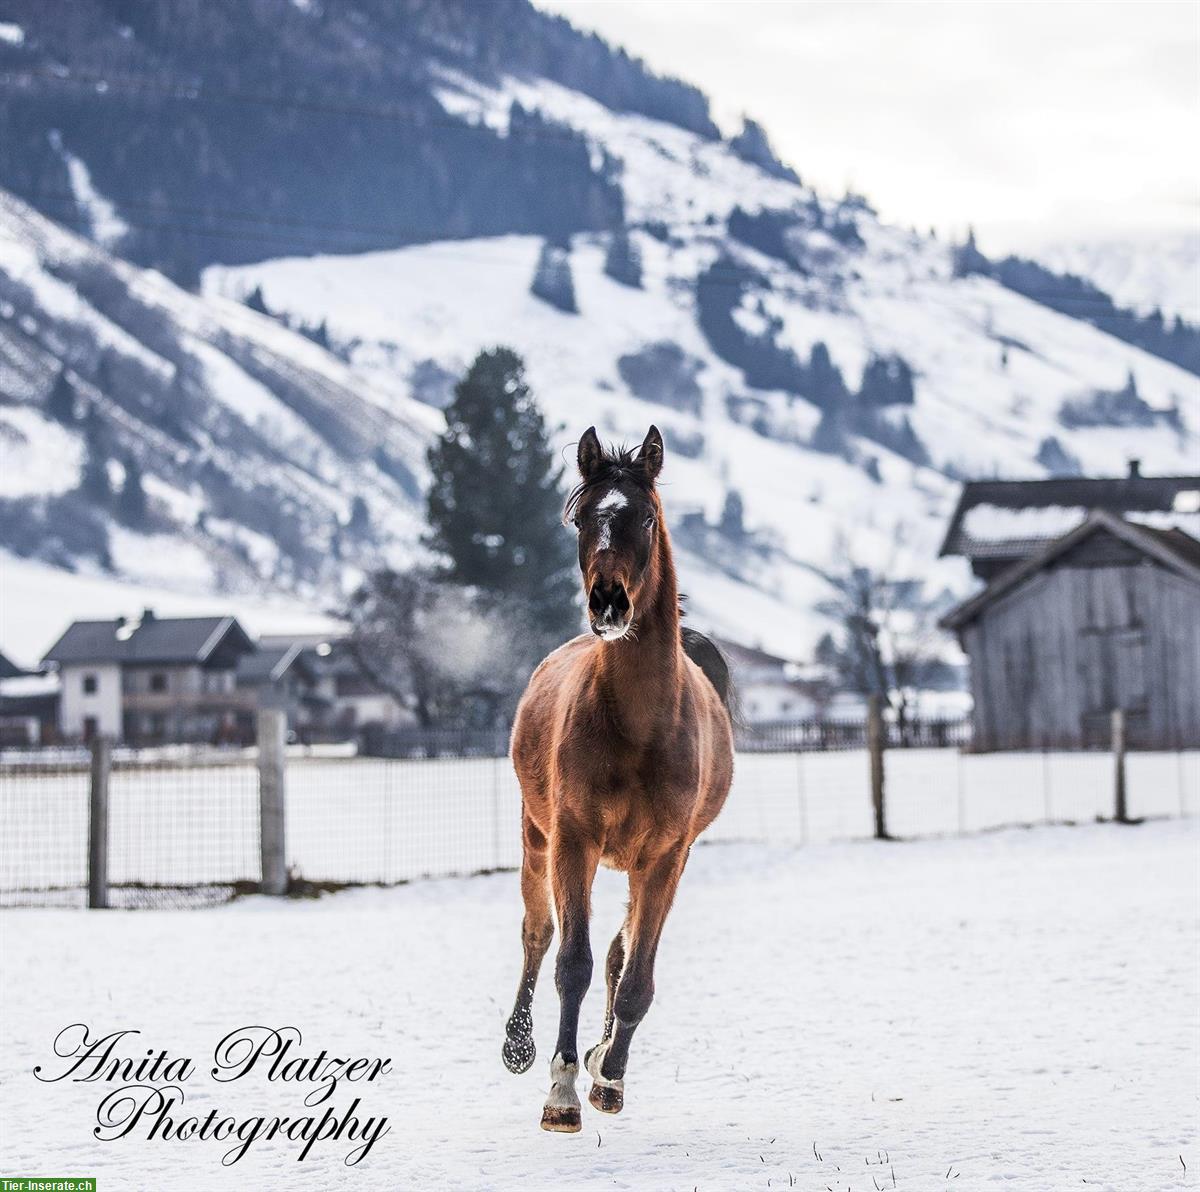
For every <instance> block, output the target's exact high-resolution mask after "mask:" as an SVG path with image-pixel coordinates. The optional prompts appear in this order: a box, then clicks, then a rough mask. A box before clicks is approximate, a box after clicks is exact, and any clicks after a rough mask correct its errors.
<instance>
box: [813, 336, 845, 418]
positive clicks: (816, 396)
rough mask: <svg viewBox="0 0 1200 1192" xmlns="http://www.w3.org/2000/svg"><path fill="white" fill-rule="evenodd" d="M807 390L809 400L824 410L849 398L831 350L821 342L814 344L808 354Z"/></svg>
mask: <svg viewBox="0 0 1200 1192" xmlns="http://www.w3.org/2000/svg"><path fill="white" fill-rule="evenodd" d="M807 389H808V393H807V396H808V398H809V399H810V400H811V401H812V402H814V403H815V404H816V405H818V406H820V407H821V409H823V410H827V409H829V408H830V407H832V406H835V405H837V404H839V403H840V402H842V401H844V400H845V399H846V397H847V396H848V394H847V390H846V382H845V381H844V380H843V379H842V372H841V369H839V368H838V366H837V365H836V364H834V362H833V359H832V357H831V356H830V355H829V349H828V348H827V347H826V346H825V344H824V343H823V342H822V341H821V340H817V342H816V343H815V344H813V346H812V351H810V352H809V354H808V376H807Z"/></svg>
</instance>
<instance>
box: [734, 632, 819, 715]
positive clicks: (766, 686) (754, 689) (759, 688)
mask: <svg viewBox="0 0 1200 1192" xmlns="http://www.w3.org/2000/svg"><path fill="white" fill-rule="evenodd" d="M717 644H718V645H719V646H720V647H721V651H722V653H724V655H725V658H726V660H727V661H728V662H729V669H730V672H731V674H732V676H733V682H734V687H735V688H736V691H737V699H738V706H739V710H740V712H741V716H742V719H743V720H744V721H745V722H746V723H747V724H769V723H771V722H778V721H782V720H807V719H809V718H810V717H813V716H816V715H818V714H819V713H820V712H821V711H822V710H823V706H822V702H821V701H819V700H818V698H817V695H818V694H819V692H818V691H817V688H816V687H815V686H814V684H812V683H810V682H809V681H807V680H806V679H804V678H802V677H801V675H800V667H799V666H798V664H797V663H794V662H791V661H789V660H788V659H786V658H780V657H779V656H778V655H775V654H770V653H768V652H767V651H766V650H759V649H755V648H754V647H752V646H740V645H738V644H737V643H736V642H731V641H726V640H724V639H718V641H717Z"/></svg>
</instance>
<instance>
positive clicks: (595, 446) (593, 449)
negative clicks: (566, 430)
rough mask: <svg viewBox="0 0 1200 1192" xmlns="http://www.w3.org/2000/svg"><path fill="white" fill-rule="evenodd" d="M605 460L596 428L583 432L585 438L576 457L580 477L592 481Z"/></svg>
mask: <svg viewBox="0 0 1200 1192" xmlns="http://www.w3.org/2000/svg"><path fill="white" fill-rule="evenodd" d="M603 458H604V450H603V448H602V447H601V446H600V440H599V439H598V438H597V437H596V428H595V427H594V426H589V427H588V428H587V430H585V431H584V432H583V438H582V439H580V440H579V453H578V455H577V456H576V460H577V462H578V464H579V474H580V476H582V477H583V478H584V480H591V478H592V477H593V476H594V475H595V474H596V469H597V468H598V467H599V466H600V461H601V460H602V459H603Z"/></svg>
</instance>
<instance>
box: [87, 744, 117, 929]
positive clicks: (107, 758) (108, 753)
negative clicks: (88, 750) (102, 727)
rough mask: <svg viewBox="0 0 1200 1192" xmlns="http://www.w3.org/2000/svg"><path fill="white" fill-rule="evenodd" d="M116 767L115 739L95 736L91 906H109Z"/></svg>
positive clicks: (90, 787)
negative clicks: (110, 811) (111, 786)
mask: <svg viewBox="0 0 1200 1192" xmlns="http://www.w3.org/2000/svg"><path fill="white" fill-rule="evenodd" d="M111 771H112V742H111V741H110V740H109V739H108V737H101V736H97V737H93V738H92V771H91V779H90V782H89V784H88V906H89V907H91V908H92V909H94V910H103V909H104V908H105V907H106V906H108V778H109V774H110V773H111Z"/></svg>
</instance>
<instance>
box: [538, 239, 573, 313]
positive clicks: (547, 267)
mask: <svg viewBox="0 0 1200 1192" xmlns="http://www.w3.org/2000/svg"><path fill="white" fill-rule="evenodd" d="M529 292H530V293H531V294H532V295H533V296H534V297H535V298H540V299H541V300H542V301H543V302H548V303H549V304H550V305H551V306H553V307H555V308H556V309H557V310H561V311H563V313H564V314H569V315H577V314H578V313H579V307H578V305H577V304H576V302H575V280H574V278H573V277H572V276H571V257H570V253H569V252H568V250H567V249H565V248H563V246H562V245H560V244H552V243H551V242H550V241H549V240H547V241H546V242H545V243H544V244H543V245H542V251H541V253H540V255H539V256H538V263H537V268H536V269H535V270H534V272H533V281H532V282H531V283H530V286H529Z"/></svg>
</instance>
